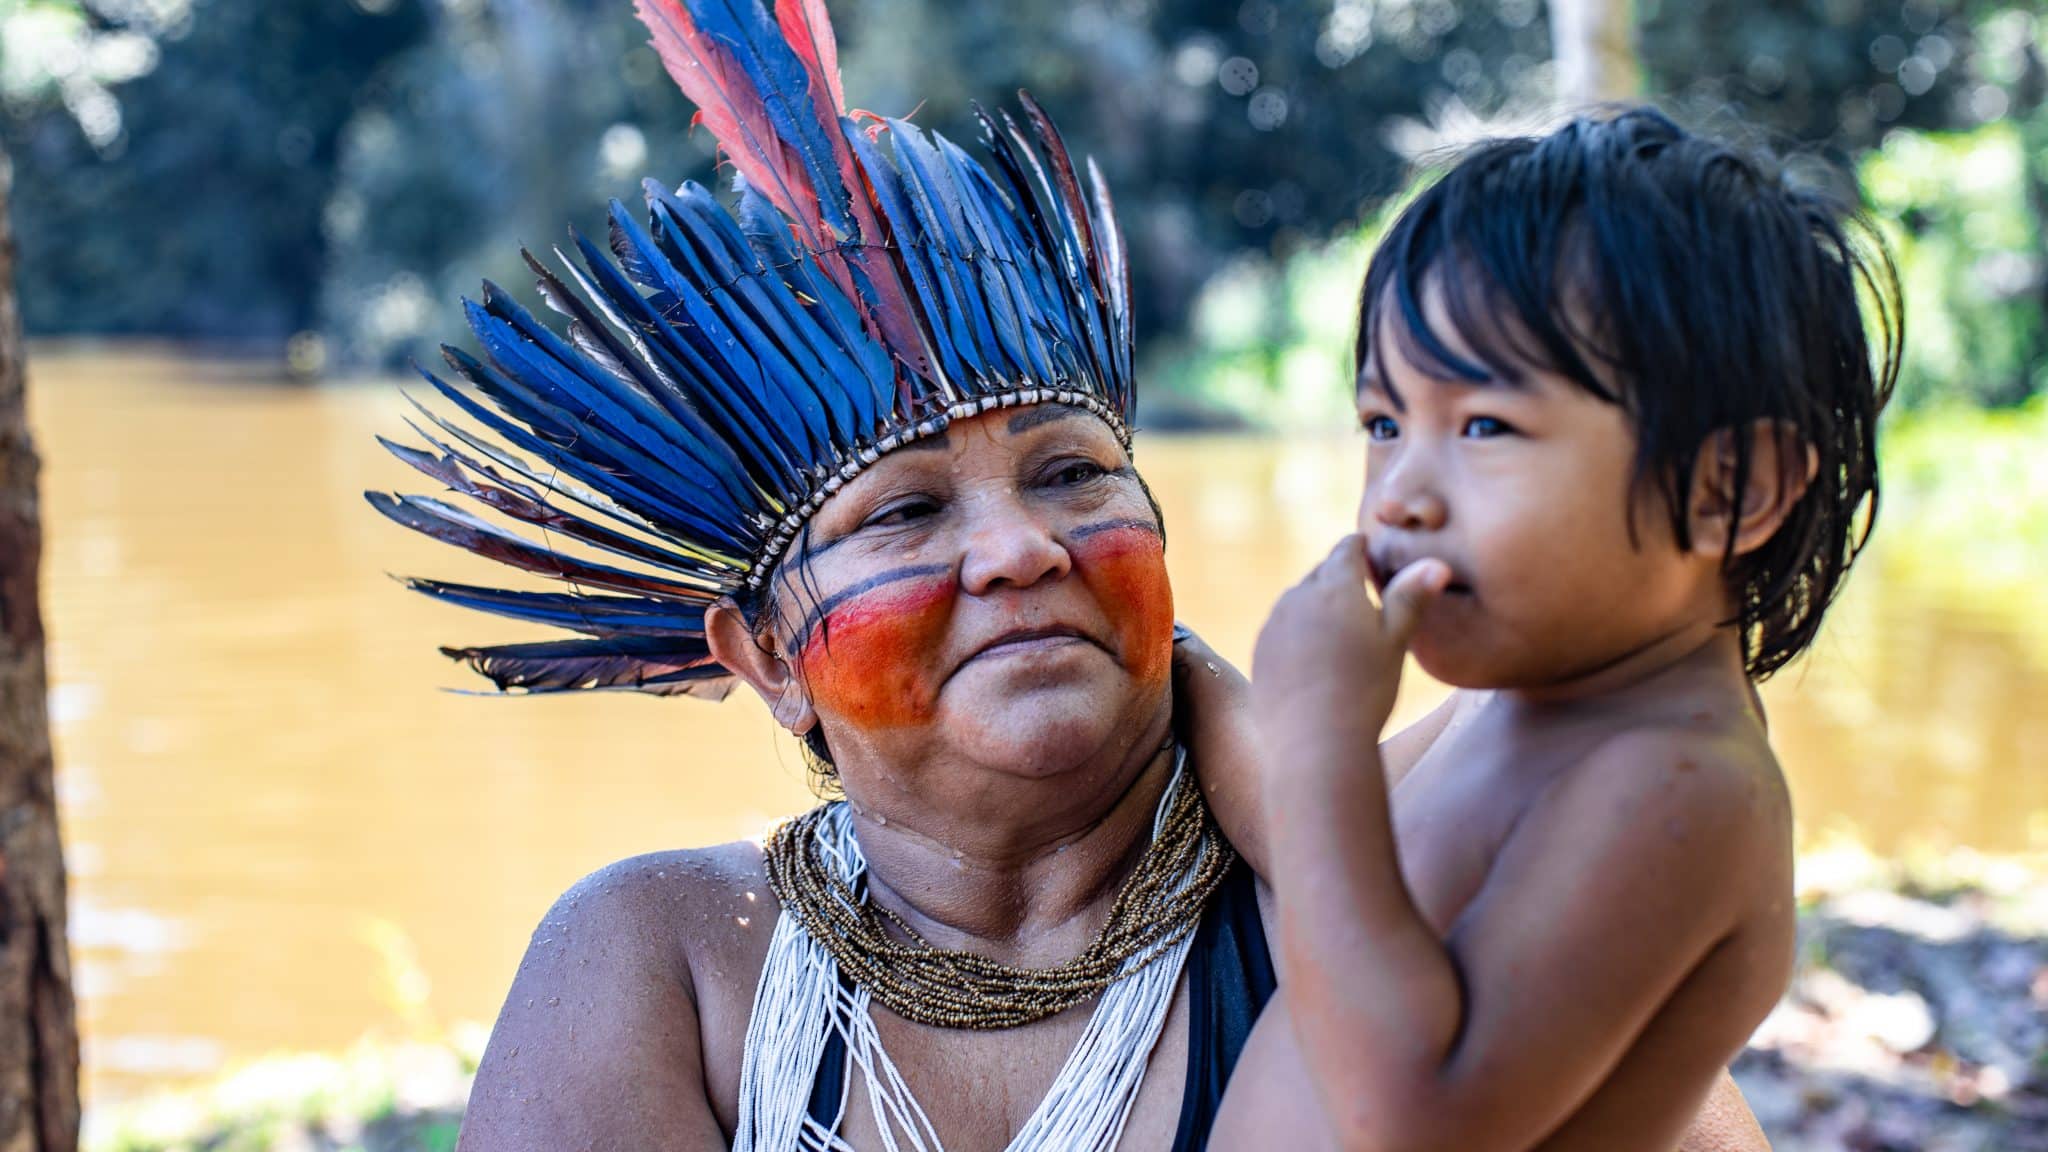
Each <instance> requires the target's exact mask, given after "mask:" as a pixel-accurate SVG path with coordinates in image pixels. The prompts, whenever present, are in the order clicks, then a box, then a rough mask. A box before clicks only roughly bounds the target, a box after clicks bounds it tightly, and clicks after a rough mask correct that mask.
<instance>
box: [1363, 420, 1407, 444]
mask: <svg viewBox="0 0 2048 1152" xmlns="http://www.w3.org/2000/svg"><path fill="white" fill-rule="evenodd" d="M1358 426H1359V427H1360V428H1363V429H1365V434H1366V435H1367V436H1370V437H1372V438H1373V439H1374V440H1392V439H1393V438H1394V437H1396V436H1398V435H1400V434H1401V426H1400V425H1399V424H1396V423H1394V418H1393V417H1392V416H1367V417H1366V418H1365V419H1363V420H1361V421H1359V422H1358Z"/></svg>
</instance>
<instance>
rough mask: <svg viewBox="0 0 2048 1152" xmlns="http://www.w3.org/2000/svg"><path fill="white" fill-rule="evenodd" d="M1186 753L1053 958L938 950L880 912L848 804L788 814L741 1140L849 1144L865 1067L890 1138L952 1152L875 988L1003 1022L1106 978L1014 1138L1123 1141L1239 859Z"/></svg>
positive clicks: (843, 1149)
mask: <svg viewBox="0 0 2048 1152" xmlns="http://www.w3.org/2000/svg"><path fill="white" fill-rule="evenodd" d="M1185 761H1186V755H1185V753H1184V752H1180V753H1177V754H1176V759H1175V765H1174V775H1173V779H1172V780H1171V781H1170V782H1169V783H1168V785H1167V790H1166V794H1165V795H1164V796H1163V797H1162V798H1161V800H1160V804H1159V808H1158V810H1157V812H1156V813H1155V815H1154V818H1153V839H1152V843H1151V845H1150V847H1149V848H1148V849H1147V851H1146V854H1145V857H1144V859H1143V860H1141V861H1140V863H1139V865H1138V869H1137V871H1136V872H1134V873H1133V875H1132V877H1131V878H1130V880H1128V881H1126V883H1125V886H1124V889H1123V890H1122V892H1120V893H1119V894H1118V897H1117V901H1116V904H1115V905H1114V906H1113V907H1112V909H1111V913H1110V920H1109V923H1108V924H1106V925H1105V926H1104V928H1103V930H1102V932H1101V933H1099V934H1098V935H1097V937H1096V939H1095V941H1094V942H1093V943H1091V944H1090V946H1089V947H1088V948H1087V949H1086V950H1084V951H1083V952H1082V954H1081V955H1080V956H1077V957H1076V958H1075V959H1074V960H1071V961H1069V962H1067V963H1066V964H1063V965H1059V966H1056V967H1054V968H1050V969H1028V968H1017V967H1013V966H1010V965H1003V964H997V963H995V962H994V961H991V960H988V959H986V958H984V957H978V956H974V955H973V954H972V953H966V952H961V951H958V950H953V949H942V948H937V947H935V946H933V945H931V944H930V943H929V942H927V941H925V940H924V939H923V938H921V937H920V936H918V935H917V933H916V932H914V931H912V930H911V929H910V927H909V926H908V925H907V924H903V923H902V921H901V920H900V918H894V917H888V916H887V914H886V912H885V911H884V912H880V913H878V912H877V911H876V910H875V909H874V908H873V905H872V902H871V901H869V900H868V899H867V897H866V884H865V873H866V867H867V865H866V860H865V859H864V858H863V857H862V855H861V852H860V845H859V843H858V842H857V841H856V840H855V838H854V836H853V829H852V820H851V818H850V813H849V810H848V809H847V806H846V805H845V804H844V803H843V802H842V803H835V804H827V805H823V806H821V807H819V808H817V809H814V810H813V811H812V812H810V813H807V814H806V815H805V816H803V817H800V818H799V819H798V820H796V821H792V822H791V823H790V824H788V825H784V826H783V828H781V829H778V831H777V833H776V835H775V836H774V837H773V838H772V839H771V840H770V843H769V847H768V852H767V858H768V861H769V876H770V884H771V886H773V888H774V889H775V892H776V895H777V897H778V898H779V899H780V900H781V902H782V907H783V913H782V915H781V917H780V918H779V919H778V920H777V923H776V927H775V935H774V937H773V939H772V941H771V942H770V945H769V950H768V958H767V962H766V964H765V965H764V966H763V968H762V972H761V982H760V984H759V986H758V987H757V988H756V990H755V995H754V1009H753V1013H752V1016H751V1018H750V1019H749V1021H748V1027H747V1042H746V1054H745V1057H744V1064H743V1066H742V1069H741V1075H740V1101H739V1104H740V1107H739V1127H738V1131H737V1132H736V1133H735V1139H734V1145H733V1148H734V1152H766V1150H768V1149H789V1148H797V1149H804V1150H807V1152H813V1150H815V1152H827V1150H829V1152H847V1149H848V1146H847V1145H846V1144H845V1142H844V1141H843V1140H841V1139H840V1138H839V1136H838V1126H839V1120H840V1119H843V1118H844V1114H845V1107H846V1102H847V1100H849V1099H850V1098H851V1095H852V1093H853V1092H854V1091H855V1090H856V1085H855V1078H856V1074H858V1075H859V1076H860V1077H861V1080H862V1082H863V1084H864V1086H865V1091H866V1094H867V1097H868V1103H869V1109H870V1111H871V1113H872V1115H873V1116H874V1117H875V1121H876V1126H877V1128H878V1130H879V1131H880V1133H881V1139H882V1144H883V1147H884V1148H885V1149H886V1150H887V1152H905V1150H917V1152H942V1149H943V1145H942V1144H941V1143H940V1141H939V1137H938V1133H937V1131H936V1130H935V1129H934V1128H933V1127H932V1125H931V1121H930V1120H929V1119H928V1118H927V1117H926V1115H925V1113H924V1109H923V1108H922V1107H921V1106H920V1105H919V1104H918V1103H917V1100H916V1099H915V1098H914V1097H913V1096H912V1095H911V1093H910V1089H909V1086H908V1085H907V1084H906V1083H905V1082H904V1081H903V1078H902V1076H901V1074H900V1073H899V1072H898V1071H897V1069H896V1066H895V1063H894V1061H892V1060H890V1058H889V1056H888V1053H886V1052H885V1051H883V1050H882V1046H881V1038H880V1035H879V1034H878V1033H877V1031H876V1029H875V1025H874V1021H873V1019H872V1016H871V1014H870V1005H871V1003H872V1002H875V1001H879V1002H881V1003H883V1004H884V1005H886V1006H887V1007H888V1008H889V1009H890V1010H891V1011H892V1012H895V1013H897V1014H898V1015H900V1016H903V1017H904V1018H905V1019H910V1020H916V1021H918V1022H921V1023H930V1024H935V1025H936V1026H940V1027H963V1028H998V1027H1013V1026H1015V1025H1016V1024H1021V1023H1026V1022H1028V1021H1030V1020H1037V1019H1042V1018H1044V1017H1045V1016H1049V1015H1051V1014H1053V1013H1054V1012H1058V1011H1060V1010H1062V1009H1063V1008H1066V1007H1072V1006H1074V1005H1076V1004H1079V1003H1081V1002H1082V1001H1084V1000H1086V999H1088V998H1089V997H1091V996H1095V995H1097V994H1098V993H1099V994H1100V996H1101V1000H1100V1001H1099V1002H1098V1004H1097V1005H1096V1007H1095V1010H1094V1011H1093V1012H1092V1013H1090V1015H1089V1019H1088V1024H1087V1027H1086V1029H1085V1031H1084V1032H1083V1035H1082V1037H1081V1039H1080V1041H1079V1042H1078V1043H1077V1044H1076V1045H1075V1047H1074V1050H1073V1052H1072V1053H1071V1054H1070V1055H1069V1056H1068V1058H1067V1061H1066V1063H1065V1065H1064V1066H1063V1067H1062V1068H1061V1070H1060V1073H1059V1075H1058V1077H1057V1078H1056V1079H1055V1080H1054V1081H1053V1085H1052V1088H1051V1089H1050V1090H1049V1091H1048V1092H1047V1093H1046V1097H1045V1099H1044V1100H1042V1101H1041V1102H1040V1103H1039V1106H1038V1108H1037V1109H1036V1110H1035V1111H1034V1112H1033V1113H1032V1115H1031V1117H1030V1119H1029V1120H1027V1121H1026V1123H1025V1125H1024V1127H1023V1129H1022V1130H1021V1131H1020V1132H1018V1134H1017V1136H1016V1137H1015V1138H1014V1139H1013V1140H1012V1141H1011V1142H1010V1145H1009V1150H1008V1152H1038V1150H1052V1149H1060V1150H1063V1152H1066V1150H1072V1152H1110V1150H1111V1149H1114V1148H1115V1147H1116V1143H1117V1141H1118V1140H1119V1139H1120V1138H1121V1136H1122V1132H1123V1125H1124V1121H1125V1119H1126V1118H1127V1117H1128V1116H1129V1113H1130V1108H1131V1105H1132V1104H1133V1103H1134V1102H1135V1101H1136V1099H1137V1092H1138V1087H1139V1085H1140V1083H1141V1082H1142V1081H1143V1078H1144V1073H1145V1067H1146V1064H1147V1057H1148V1055H1149V1054H1150V1052H1151V1049H1152V1046H1153V1044H1154V1043H1155V1042H1156V1041H1157V1039H1158V1036H1159V1030H1160V1028H1161V1027H1162V1026H1163V1025H1164V1023H1165V1018H1166V1012H1167V1009H1168V1008H1169V1007H1170V1006H1171V1004H1172V1002H1173V996H1174V992H1175V990H1176V988H1177V987H1178V985H1179V981H1180V970H1181V967H1182V964H1183V962H1184V961H1185V959H1186V957H1187V953H1188V948H1189V946H1190V945H1191V944H1192V943H1193V941H1194V935H1193V929H1194V927H1195V925H1196V923H1197V922H1198V921H1199V920H1200V917H1201V912H1202V908H1203V907H1204V905H1205V904H1206V902H1207V900H1208V897H1209V895H1210V894H1211V893H1212V892H1213V891H1214V890H1215V887H1216V885H1217V883H1219V882H1220V881H1221V879H1222V876H1223V873H1224V872H1225V871H1226V870H1227V869H1228V867H1229V865H1230V863H1231V861H1232V860H1233V859H1234V855H1233V853H1232V851H1231V849H1230V847H1229V845H1227V844H1226V843H1225V842H1224V841H1223V839H1222V837H1221V836H1220V835H1219V834H1218V833H1217V832H1216V831H1215V828H1214V825H1213V823H1212V822H1211V820H1210V819H1209V814H1208V809H1207V806H1206V805H1205V804H1204V803H1203V801H1202V797H1201V790H1200V788H1199V787H1197V786H1196V784H1195V782H1194V778H1193V775H1192V773H1190V772H1188V771H1187V770H1186V763H1185ZM792 830H794V831H792ZM800 877H801V879H800ZM884 924H893V925H894V926H895V927H896V928H897V930H898V931H900V932H902V933H904V934H905V936H907V937H908V940H909V942H908V943H905V942H904V941H901V940H898V939H897V938H895V937H894V936H892V935H890V934H889V932H888V931H887V929H886V928H885V927H884ZM813 925H816V927H815V928H814V927H813ZM842 972H843V973H844V974H845V978H842ZM949 981H950V982H951V983H948V982H949ZM899 1005H900V1006H899ZM954 1021H957V1023H956V1022H954ZM998 1021H1005V1022H998ZM833 1032H837V1033H838V1034H839V1036H840V1037H841V1038H842V1040H843V1041H844V1042H845V1045H846V1051H847V1057H848V1059H847V1077H846V1082H845V1083H844V1084H843V1085H842V1086H841V1102H840V1113H839V1118H838V1119H835V1121H834V1122H833V1124H832V1125H830V1126H829V1127H828V1126H825V1125H822V1124H820V1123H818V1122H817V1121H816V1120H815V1119H813V1118H812V1117H811V1116H810V1115H809V1110H808V1105H809V1101H810V1095H811V1089H812V1082H813V1081H814V1080H815V1079H816V1077H817V1071H818V1064H819V1061H820V1060H821V1059H822V1055H823V1052H824V1047H825V1042H826V1039H827V1038H828V1037H829V1036H830V1035H831V1034H832V1033H833Z"/></svg>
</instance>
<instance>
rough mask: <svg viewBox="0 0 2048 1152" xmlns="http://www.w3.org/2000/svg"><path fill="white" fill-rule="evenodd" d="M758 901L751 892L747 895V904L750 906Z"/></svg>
mask: <svg viewBox="0 0 2048 1152" xmlns="http://www.w3.org/2000/svg"><path fill="white" fill-rule="evenodd" d="M758 899H760V898H759V897H757V896H755V895H754V894H753V893H752V892H749V893H747V903H749V904H752V903H754V902H755V901H756V900H758Z"/></svg>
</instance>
